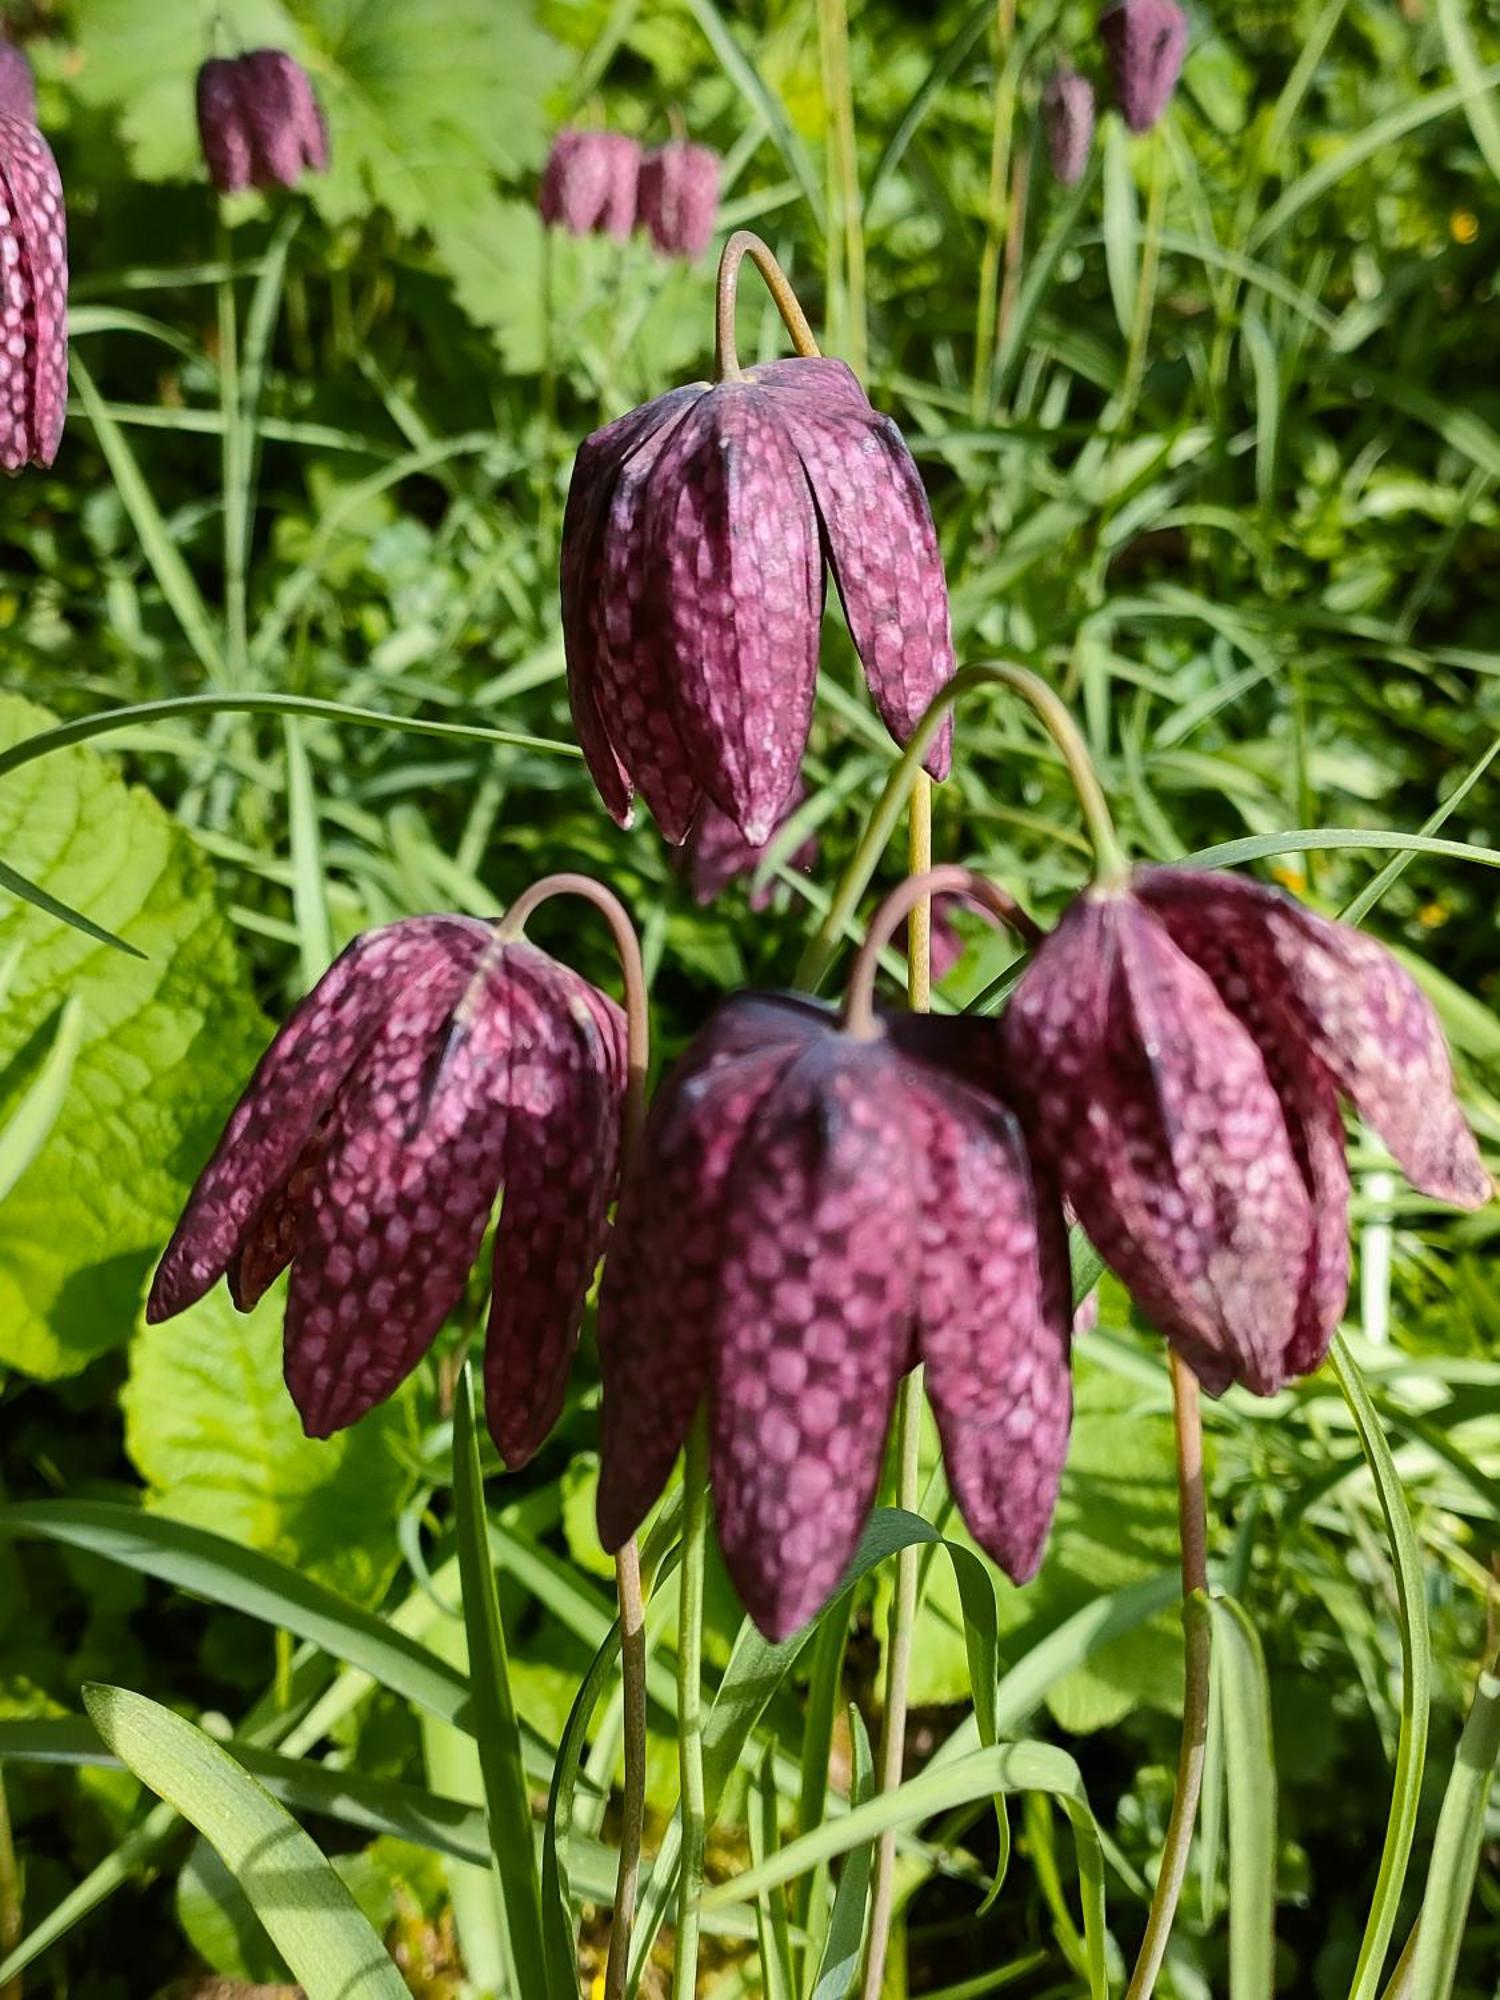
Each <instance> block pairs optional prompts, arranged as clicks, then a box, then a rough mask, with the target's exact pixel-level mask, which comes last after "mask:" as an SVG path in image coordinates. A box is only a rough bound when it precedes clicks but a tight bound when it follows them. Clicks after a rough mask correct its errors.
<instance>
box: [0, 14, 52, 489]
mask: <svg viewBox="0 0 1500 2000" xmlns="http://www.w3.org/2000/svg"><path fill="white" fill-rule="evenodd" d="M6 47H7V49H8V50H9V54H10V56H12V57H14V63H12V62H10V61H7V62H6V64H5V65H4V68H3V70H0V85H3V89H4V92H5V99H6V102H7V103H8V104H11V105H13V106H16V107H17V109H16V111H15V112H14V113H12V112H8V111H0V471H5V472H19V471H20V470H21V469H22V467H23V466H26V465H42V466H47V465H50V464H51V463H52V461H53V459H54V458H55V457H56V456H57V447H58V445H59V444H60V443H61V441H62V432H63V419H64V417H65V416H66V414H67V400H68V218H67V211H66V209H65V208H64V206H63V191H62V181H61V179H60V178H59V176H58V171H57V162H56V160H54V159H53V157H52V149H51V147H50V146H49V145H48V144H47V141H46V140H45V139H44V138H43V137H42V135H41V133H40V132H39V131H38V130H37V128H36V124H35V122H34V115H33V114H34V111H35V101H36V100H35V93H34V92H32V91H31V89H30V82H31V72H30V69H29V67H28V65H27V62H26V58H25V57H24V56H23V55H22V54H21V52H20V50H19V49H10V48H9V44H6ZM16 65H19V68H17V67H16ZM23 102H24V104H25V109H24V111H22V110H21V109H20V108H19V107H20V106H21V105H22V103H23Z"/></svg>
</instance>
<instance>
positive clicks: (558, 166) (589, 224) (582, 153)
mask: <svg viewBox="0 0 1500 2000" xmlns="http://www.w3.org/2000/svg"><path fill="white" fill-rule="evenodd" d="M641 158H642V155H641V149H640V147H639V146H638V145H637V144H636V142H635V140H634V139H629V138H627V137H626V136H625V135H624V134H623V133H621V132H582V131H574V130H569V131H565V132H559V133H558V135H557V137H556V139H555V140H554V141H553V143H552V151H551V152H550V154H549V155H548V156H547V164H546V166H545V167H544V168H543V170H542V185H541V190H540V193H539V196H538V207H539V208H540V210H541V216H542V220H543V222H545V223H547V224H549V225H550V226H551V227H553V228H556V229H564V230H566V231H567V232H568V234H569V235H570V236H595V235H601V236H613V237H614V238H615V239H616V240H617V241H618V242H621V243H623V242H624V240H625V239H626V237H627V236H629V234H630V232H631V230H632V229H634V227H635V223H636V202H637V188H638V184H639V181H640V174H641Z"/></svg>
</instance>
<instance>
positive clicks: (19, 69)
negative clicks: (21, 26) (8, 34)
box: [0, 36, 36, 125]
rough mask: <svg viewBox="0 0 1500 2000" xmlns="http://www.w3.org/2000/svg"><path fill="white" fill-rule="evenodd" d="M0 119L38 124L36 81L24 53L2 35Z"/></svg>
mask: <svg viewBox="0 0 1500 2000" xmlns="http://www.w3.org/2000/svg"><path fill="white" fill-rule="evenodd" d="M0 118H19V119H20V120H21V122H22V124H24V125H35V123H36V78H35V77H34V76H33V75H32V73H31V64H30V63H29V62H28V61H27V59H26V55H25V52H24V51H23V50H21V49H18V48H17V47H16V45H15V43H14V42H9V41H6V39H5V38H4V36H0Z"/></svg>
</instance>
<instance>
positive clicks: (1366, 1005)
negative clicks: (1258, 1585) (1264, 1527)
mask: <svg viewBox="0 0 1500 2000" xmlns="http://www.w3.org/2000/svg"><path fill="white" fill-rule="evenodd" d="M1003 1033H1004V1039H1005V1056H1006V1064H1007V1070H1008V1073H1009V1075H1010V1076H1011V1077H1012V1078H1013V1079H1014V1088H1015V1091H1016V1093H1017V1102H1018V1105H1019V1107H1020V1109H1021V1111H1022V1114H1023V1116H1024V1117H1025V1118H1026V1121H1027V1126H1028V1134H1029V1138H1030V1141H1031V1144H1032V1147H1033V1149H1034V1150H1035V1151H1036V1152H1037V1154H1038V1155H1039V1157H1040V1158H1042V1159H1043V1160H1044V1161H1045V1162H1046V1163H1047V1164H1048V1165H1049V1166H1050V1167H1051V1168H1052V1169H1053V1171H1055V1172H1056V1174H1057V1176H1058V1179H1059V1181H1060V1183H1061V1186H1062V1190H1063V1193H1064V1194H1065V1195H1066V1196H1067V1197H1068V1199H1069V1201H1070V1202H1071V1203H1072V1205H1073V1207H1074V1208H1075V1209H1076V1211H1077V1214H1078V1218H1079V1220H1080V1222H1081V1223H1082V1224H1083V1227H1084V1228H1085V1230H1087V1232H1088V1234H1089V1236H1090V1237H1091V1238H1092V1239H1093V1241H1094V1243H1095V1245H1096V1246H1097V1248H1098V1250H1099V1254H1100V1255H1101V1256H1102V1257H1103V1258H1104V1259H1105V1261H1106V1262H1107V1263H1109V1264H1110V1265H1111V1266H1112V1267H1113V1268H1114V1270H1115V1271H1116V1272H1117V1273H1118V1274H1119V1276H1120V1277H1121V1278H1122V1279H1123V1280H1124V1282H1125V1284H1126V1285H1127V1286H1128V1287H1129V1288H1130V1290H1131V1291H1132V1292H1133V1293H1134V1294H1135V1296H1136V1298H1137V1299H1138V1300H1139V1302H1140V1304H1141V1306H1142V1308H1143V1309H1144V1311H1145V1312H1146V1313H1147V1315H1148V1316H1149V1317H1150V1318H1151V1319H1152V1320H1153V1321H1154V1322H1155V1324H1156V1325H1157V1326H1158V1327H1159V1328H1160V1330H1161V1331H1162V1332H1163V1333H1164V1334H1165V1335H1166V1336H1167V1338H1168V1339H1169V1340H1171V1341H1172V1342H1173V1343H1174V1344H1175V1345H1176V1346H1177V1347H1178V1349H1179V1351H1180V1352H1181V1353H1182V1355H1183V1357H1184V1359H1185V1360H1187V1361H1188V1362H1189V1364H1190V1365H1191V1366H1192V1367H1193V1368H1194V1370H1195V1371H1196V1372H1197V1374H1198V1375H1199V1377H1200V1378H1201V1380H1202V1381H1203V1383H1204V1385H1205V1387H1207V1388H1208V1389H1209V1390H1210V1391H1212V1392H1214V1393H1217V1392H1218V1391H1220V1390H1222V1389H1223V1388H1225V1387H1226V1386H1227V1385H1228V1384H1229V1383H1230V1382H1232V1381H1239V1382H1243V1383H1244V1384H1245V1385H1246V1386H1247V1387H1249V1388H1251V1389H1254V1390H1257V1391H1260V1392H1261V1393H1270V1392H1271V1391H1272V1390H1274V1389H1276V1388H1278V1387H1279V1386H1280V1385H1281V1384H1282V1382H1284V1381H1285V1380H1286V1379H1287V1378H1288V1377H1289V1376H1291V1375H1295V1374H1300V1373H1305V1372H1306V1371H1307V1370H1309V1369H1311V1368H1314V1367H1316V1366H1317V1365H1318V1363H1319V1362H1320V1361H1321V1360H1322V1358H1323V1355H1324V1354H1325V1352H1326V1351H1327V1347H1328V1343H1329V1341H1330V1340H1331V1338H1332V1336H1333V1332H1334V1329H1335V1328H1336V1326H1337V1324H1338V1321H1339V1318H1340V1316H1341V1315H1342V1312H1343V1307H1344V1303H1345V1298H1346V1295H1347V1290H1348V1274H1349V1268H1348V1257H1349V1252H1348V1199H1349V1176H1348V1168H1347V1165H1346V1163H1345V1157H1344V1130H1343V1123H1342V1119H1341V1116H1340V1111H1339V1099H1340V1097H1341V1096H1342V1097H1345V1098H1347V1099H1349V1101H1350V1102H1351V1103H1352V1104H1353V1105H1354V1107H1355V1109H1356V1110H1357V1111H1358V1112H1359V1114H1360V1116H1361V1117H1362V1118H1363V1119H1364V1120H1365V1121H1366V1122H1367V1123H1368V1124H1369V1125H1370V1126H1372V1127H1373V1128H1374V1130H1375V1131H1376V1132H1378V1133H1379V1134H1380V1136H1381V1137H1382V1138H1383V1139H1384V1140H1385V1142H1386V1144H1387V1145H1388V1146H1389V1147H1390V1148H1391V1151H1392V1152H1393V1153H1394V1155H1395V1156H1396V1158H1397V1160H1398V1161H1399V1162H1400V1164H1401V1166H1402V1167H1403V1169H1404V1170H1405V1172H1406V1173H1407V1174H1408V1176H1409V1177H1410V1178H1411V1180H1412V1181H1413V1183H1414V1184H1415V1185H1416V1186H1417V1187H1419V1188H1420V1189H1422V1190H1423V1191H1424V1192H1425V1193H1428V1194H1431V1195H1434V1196H1438V1197H1441V1198H1442V1199H1444V1200H1447V1201H1452V1202H1455V1203H1458V1204H1459V1205H1460V1206H1463V1207H1477V1206H1479V1205H1480V1204H1482V1203H1483V1202H1484V1201H1486V1200H1487V1199H1488V1198H1489V1194H1490V1181H1489V1177H1488V1175H1487V1174H1486V1173H1485V1171H1484V1168H1483V1166H1482V1164H1481V1162H1480V1159H1479V1154H1478V1151H1477V1148H1476V1147H1475V1144H1474V1140H1473V1137H1472V1135H1471V1134H1470V1132H1469V1130H1468V1127H1467V1126H1466V1125H1465V1123H1464V1121H1463V1117H1462V1114H1461V1113H1460V1111H1459V1108H1458V1105H1457V1103H1456V1101H1455V1098H1454V1094H1453V1076H1452V1069H1451V1065H1450V1063H1449V1059H1448V1052H1447V1049H1446V1047H1445V1045H1444V1042H1443V1038H1442V1034H1441V1031H1440V1029H1439V1028H1438V1025H1437V1021H1436V1018H1435V1016H1434V1015H1433V1012H1432V1009H1431V1007H1430V1006H1429V1005H1428V1003H1427V1001H1426V1000H1425V999H1424V998H1423V996H1422V994H1421V992H1420V990H1419V989H1418V987H1417V986H1416V984H1415V982H1414V981H1413V980H1412V979H1411V978H1410V976H1409V975H1408V974H1407V973H1406V972H1405V971H1404V970H1403V969H1402V968H1401V966H1400V965H1398V964H1397V962H1396V960H1395V959H1394V958H1393V957H1392V956H1391V955H1390V953H1389V952H1387V951H1385V950H1384V949H1383V948H1382V947H1381V946H1380V945H1378V944H1376V943H1375V942H1374V940H1373V939H1371V938H1369V937H1366V936H1364V935H1363V934H1361V933H1360V932H1358V931H1355V930H1352V929H1350V928H1348V927H1346V926H1344V925H1341V924H1335V923H1330V922H1328V921H1326V920H1325V919H1323V918H1321V917H1318V916H1315V915H1314V914H1313V913H1312V912H1311V911H1308V910H1305V909H1303V908H1301V907H1300V906H1299V905H1297V904H1296V903H1294V902H1292V901H1290V900H1289V899H1288V898H1286V897H1284V896H1282V895H1280V894H1278V893H1277V892H1275V891H1272V890H1269V889H1265V888H1262V887H1260V886H1259V885H1258V884H1256V883H1253V882H1249V881H1244V880H1240V879H1239V878H1237V877H1233V876H1227V875H1218V874H1210V873H1207V872H1198V871H1192V870H1186V869H1171V868H1143V869H1140V870H1138V871H1137V872H1136V874H1135V876H1134V877H1133V879H1132V881H1131V883H1130V884H1129V886H1127V887H1125V888H1121V889H1105V888H1099V889H1094V890H1091V891H1089V892H1088V893H1087V894H1085V895H1084V896H1082V897H1080V898H1079V900H1078V901H1077V902H1076V903H1074V904H1073V906H1072V907H1071V908H1070V909H1069V910H1068V912H1067V913H1066V914H1065V915H1064V917H1063V919H1062V921H1061V922H1060V923H1059V924H1058V926H1057V929H1056V930H1055V931H1053V932H1052V934H1051V935H1050V937H1048V938H1047V940H1046V941H1045V943H1044V944H1042V945H1041V947H1040V948H1039V949H1038V950H1037V952H1036V954H1035V956H1034V958H1033V960H1032V962H1031V965H1030V966H1029V967H1028V969H1027V971H1026V973H1025V974H1024V975H1023V977H1022V979H1021V982H1020V984H1019V986H1018V987H1017V989H1016V992H1015V995H1014V997H1013V998H1012V1000H1011V1003H1010V1007H1009V1009H1008V1011H1007V1013H1006V1015H1005V1019H1004V1028H1003Z"/></svg>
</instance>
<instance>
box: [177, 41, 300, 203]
mask: <svg viewBox="0 0 1500 2000" xmlns="http://www.w3.org/2000/svg"><path fill="white" fill-rule="evenodd" d="M198 137H199V140H200V143H201V144H202V147H203V159H204V163H205V165H206V166H207V168H208V176H209V179H210V180H211V181H212V182H213V184H214V186H215V187H216V188H217V189H218V191H219V193H220V194H242V193H243V192H244V190H245V189H246V188H251V187H256V188H268V187H276V186H279V187H288V188H289V187H295V186H296V185H297V183H298V181H300V180H301V178H302V176H303V174H304V173H305V172H306V171H308V170H309V169H311V170H312V171H313V172H315V173H321V172H322V171H323V170H324V169H325V168H326V167H327V165H328V126H327V124H326V122H325V120H324V117H323V113H322V110H321V108H320V107H319V104H318V100H317V96H316V94H315V92H314V90H313V87H312V82H311V80H310V78H309V77H308V75H307V72H306V71H305V70H304V69H303V68H302V66H301V64H300V63H297V62H295V61H293V59H292V57H291V56H289V55H287V54H286V53H285V51H284V50H282V49H252V50H250V52H249V53H248V54H246V55H239V56H213V57H210V59H209V60H208V61H207V62H206V63H204V64H203V66H202V68H201V69H200V70H199V71H198Z"/></svg>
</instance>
